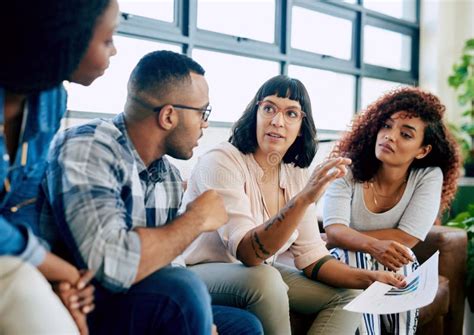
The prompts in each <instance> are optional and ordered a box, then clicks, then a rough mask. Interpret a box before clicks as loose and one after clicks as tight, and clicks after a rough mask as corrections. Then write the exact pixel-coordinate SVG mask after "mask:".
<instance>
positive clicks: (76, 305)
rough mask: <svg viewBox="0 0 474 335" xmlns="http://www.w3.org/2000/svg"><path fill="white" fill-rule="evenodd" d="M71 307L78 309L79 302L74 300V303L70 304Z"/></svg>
mask: <svg viewBox="0 0 474 335" xmlns="http://www.w3.org/2000/svg"><path fill="white" fill-rule="evenodd" d="M71 308H72V309H78V308H79V303H77V302H76V303H73V304H71Z"/></svg>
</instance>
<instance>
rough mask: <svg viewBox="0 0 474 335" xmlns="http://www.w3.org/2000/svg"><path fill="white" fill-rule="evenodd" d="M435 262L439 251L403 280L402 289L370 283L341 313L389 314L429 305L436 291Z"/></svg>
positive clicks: (436, 272) (436, 265)
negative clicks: (404, 284)
mask: <svg viewBox="0 0 474 335" xmlns="http://www.w3.org/2000/svg"><path fill="white" fill-rule="evenodd" d="M438 259H439V251H436V252H435V253H434V254H433V256H431V257H430V258H429V259H428V260H427V261H426V262H424V263H423V264H422V265H421V266H420V267H419V268H418V269H416V270H415V271H414V272H412V273H411V274H410V275H409V276H408V277H406V279H405V281H406V283H407V285H406V286H405V287H403V288H396V287H394V286H391V285H388V284H384V283H381V282H375V283H373V284H372V285H370V286H369V287H368V288H367V289H366V290H365V291H364V292H362V293H361V294H360V295H359V296H358V297H357V298H355V299H354V300H352V301H351V302H350V303H349V304H347V305H346V306H345V307H344V309H345V310H348V311H352V312H358V313H370V314H392V313H400V312H405V311H408V310H411V309H415V308H420V307H423V306H426V305H428V304H430V303H431V302H432V301H433V300H434V298H435V296H436V292H437V291H438Z"/></svg>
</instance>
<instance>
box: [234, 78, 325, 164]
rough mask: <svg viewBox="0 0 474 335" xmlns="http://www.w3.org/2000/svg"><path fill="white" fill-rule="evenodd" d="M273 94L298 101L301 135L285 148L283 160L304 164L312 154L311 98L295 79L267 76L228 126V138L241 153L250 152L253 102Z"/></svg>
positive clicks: (254, 130) (254, 135)
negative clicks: (233, 122)
mask: <svg viewBox="0 0 474 335" xmlns="http://www.w3.org/2000/svg"><path fill="white" fill-rule="evenodd" d="M271 95H276V96H278V97H280V98H288V99H291V100H295V101H298V102H299V103H300V105H301V109H302V110H303V112H305V114H306V117H304V118H303V120H302V123H301V130H300V132H301V136H298V137H297V138H296V140H295V142H294V143H293V144H292V145H291V146H290V147H289V148H288V151H287V152H286V154H285V156H283V162H285V163H287V164H288V163H293V164H294V165H295V166H297V167H301V168H305V167H308V166H309V165H310V164H311V162H312V160H313V158H314V155H315V154H316V150H317V146H318V145H317V140H316V127H315V125H314V121H313V112H312V110H311V101H310V100H309V95H308V92H307V91H306V88H305V87H304V85H303V83H302V82H301V81H299V80H298V79H293V78H290V77H288V76H284V75H280V76H276V77H273V78H271V79H269V80H267V81H266V82H265V83H264V84H263V85H262V86H261V87H260V88H259V90H258V91H257V94H255V96H254V98H253V99H252V100H251V101H250V103H249V104H248V106H247V108H246V109H245V110H244V113H243V114H242V116H241V117H240V119H239V120H237V122H236V123H235V124H234V126H233V127H232V134H231V136H230V138H229V142H230V143H232V144H233V145H234V146H235V147H236V148H237V149H239V150H240V152H242V153H244V154H249V153H254V152H255V150H256V149H257V147H258V142H257V109H258V106H257V103H258V102H259V101H261V100H263V99H264V98H265V97H268V96H271Z"/></svg>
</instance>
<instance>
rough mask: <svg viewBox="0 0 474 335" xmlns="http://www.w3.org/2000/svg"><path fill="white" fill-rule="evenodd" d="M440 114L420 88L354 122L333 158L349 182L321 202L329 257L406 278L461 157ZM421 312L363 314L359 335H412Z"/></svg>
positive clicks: (448, 197)
mask: <svg viewBox="0 0 474 335" xmlns="http://www.w3.org/2000/svg"><path fill="white" fill-rule="evenodd" d="M444 112H445V106H444V105H443V104H441V102H440V100H439V99H438V98H437V97H436V96H434V95H433V94H430V93H428V92H425V91H423V90H421V89H419V88H413V87H404V88H398V89H396V90H393V91H391V92H389V93H387V94H385V95H383V96H382V97H381V98H379V99H378V100H377V101H376V102H374V103H373V104H372V105H370V106H369V107H368V108H367V110H366V111H364V112H363V113H361V114H360V115H358V116H357V117H356V119H355V120H354V121H353V124H352V128H351V130H350V131H349V132H347V133H346V134H344V135H343V137H342V139H341V141H340V142H339V143H338V144H337V145H336V147H335V149H334V150H333V152H332V153H331V155H332V156H343V157H348V158H350V159H351V160H352V165H351V167H350V169H349V171H348V174H347V175H346V176H344V178H341V179H339V180H336V181H335V182H334V183H332V184H331V185H330V186H329V188H328V190H327V191H326V194H325V196H324V211H323V212H324V214H323V217H324V227H325V230H326V233H327V238H328V244H329V245H330V246H331V247H335V249H333V250H332V252H331V253H332V255H333V256H335V257H336V258H338V259H340V260H341V261H344V262H346V263H347V264H349V265H351V266H354V267H358V268H364V269H370V270H382V269H388V270H392V271H396V272H398V273H401V274H403V275H405V276H406V275H408V274H409V273H411V272H412V271H414V270H415V269H416V268H417V267H418V262H417V260H416V258H415V256H414V254H413V253H412V252H411V248H413V247H414V246H415V245H416V244H417V243H418V242H420V241H423V240H424V239H425V237H426V235H427V234H428V231H429V230H430V228H431V226H432V225H433V223H434V222H435V220H436V218H437V217H439V215H440V214H441V213H443V212H444V211H445V210H446V209H447V208H448V207H449V205H450V203H451V201H452V200H453V197H454V195H455V192H456V185H457V182H456V180H457V178H458V174H459V166H460V156H459V152H458V148H457V146H456V144H455V141H454V139H453V137H452V135H451V134H450V133H449V131H448V129H447V128H446V126H445V124H444V123H443V115H444ZM417 317H418V310H411V311H407V312H404V313H400V314H392V315H382V316H381V317H378V316H376V315H371V314H364V316H363V320H362V322H361V324H360V326H359V332H360V334H380V333H381V330H382V327H385V330H386V332H388V333H390V334H414V333H415V331H416V324H417Z"/></svg>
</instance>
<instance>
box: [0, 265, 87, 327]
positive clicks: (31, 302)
mask: <svg viewBox="0 0 474 335" xmlns="http://www.w3.org/2000/svg"><path fill="white" fill-rule="evenodd" d="M0 334H1V335H42V334H45V335H46V334H48V335H63V334H64V335H66V334H68V335H69V334H79V331H78V330H77V327H76V325H75V323H74V321H73V319H72V317H71V316H70V314H69V313H68V311H67V310H66V308H65V307H64V305H63V304H62V303H61V300H60V299H59V298H58V296H57V295H56V294H55V293H54V292H53V290H52V289H51V285H50V284H49V283H48V281H47V280H46V279H45V278H44V277H43V275H42V274H41V273H40V272H39V271H38V270H37V269H36V268H35V267H34V266H32V265H30V264H27V263H24V262H22V261H21V260H19V259H18V258H14V257H6V256H1V257H0Z"/></svg>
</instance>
